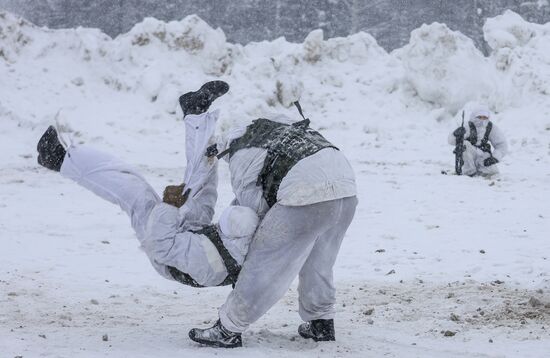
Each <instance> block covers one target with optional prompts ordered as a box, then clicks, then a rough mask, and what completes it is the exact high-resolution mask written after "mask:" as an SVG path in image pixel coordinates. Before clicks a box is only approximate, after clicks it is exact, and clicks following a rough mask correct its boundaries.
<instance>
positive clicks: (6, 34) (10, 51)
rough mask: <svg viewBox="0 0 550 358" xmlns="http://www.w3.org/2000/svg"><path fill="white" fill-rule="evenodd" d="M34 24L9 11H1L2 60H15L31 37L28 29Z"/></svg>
mask: <svg viewBox="0 0 550 358" xmlns="http://www.w3.org/2000/svg"><path fill="white" fill-rule="evenodd" d="M33 27H34V26H33V25H32V24H31V23H29V22H28V21H25V20H23V19H21V18H18V17H16V16H14V15H12V14H11V13H9V12H4V11H0V61H2V60H3V61H8V62H14V61H15V60H16V59H17V56H18V55H19V52H20V51H21V49H22V48H23V47H25V46H26V45H28V44H29V42H30V41H31V38H30V37H29V36H28V35H27V29H28V28H33Z"/></svg>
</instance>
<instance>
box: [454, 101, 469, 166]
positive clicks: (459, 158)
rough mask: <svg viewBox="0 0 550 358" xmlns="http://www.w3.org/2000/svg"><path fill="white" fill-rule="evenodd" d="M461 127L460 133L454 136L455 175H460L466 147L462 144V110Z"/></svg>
mask: <svg viewBox="0 0 550 358" xmlns="http://www.w3.org/2000/svg"><path fill="white" fill-rule="evenodd" d="M460 127H461V128H462V131H461V132H462V134H461V135H459V136H457V137H456V145H455V150H454V151H453V153H454V154H455V172H456V175H462V166H463V165H464V158H463V154H464V151H465V150H466V147H465V146H464V133H465V131H466V130H465V129H464V111H462V124H461V125H460Z"/></svg>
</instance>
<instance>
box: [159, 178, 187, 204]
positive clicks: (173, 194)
mask: <svg viewBox="0 0 550 358" xmlns="http://www.w3.org/2000/svg"><path fill="white" fill-rule="evenodd" d="M184 190H185V183H183V184H181V185H168V186H167V187H166V188H164V193H163V195H162V201H163V202H165V203H166V204H170V205H173V206H175V207H176V208H181V207H182V206H183V204H185V202H186V201H187V198H189V193H191V189H187V190H185V192H184Z"/></svg>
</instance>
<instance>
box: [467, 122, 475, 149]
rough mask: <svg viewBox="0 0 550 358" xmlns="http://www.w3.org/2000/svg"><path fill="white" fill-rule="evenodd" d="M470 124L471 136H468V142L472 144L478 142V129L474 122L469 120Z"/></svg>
mask: <svg viewBox="0 0 550 358" xmlns="http://www.w3.org/2000/svg"><path fill="white" fill-rule="evenodd" d="M468 126H469V127H470V136H469V137H468V142H470V143H472V145H476V144H477V129H476V126H475V124H474V123H473V122H468Z"/></svg>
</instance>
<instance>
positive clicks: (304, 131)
mask: <svg viewBox="0 0 550 358" xmlns="http://www.w3.org/2000/svg"><path fill="white" fill-rule="evenodd" d="M245 148H263V149H266V150H267V156H266V158H265V161H264V165H263V168H262V170H261V172H260V174H259V175H258V180H257V182H256V185H258V186H260V185H261V186H262V190H263V197H264V199H265V200H266V201H267V204H268V205H269V207H272V206H273V205H275V203H276V202H277V192H278V191H279V186H280V185H281V182H282V181H283V179H284V177H285V176H286V175H287V174H288V172H289V171H290V169H292V167H293V166H294V165H296V163H298V162H299V161H300V160H302V159H304V158H306V157H309V156H311V155H313V154H315V153H317V152H318V151H320V150H321V149H325V148H334V149H338V148H336V147H335V146H334V145H332V143H330V142H329V141H327V140H326V139H325V138H324V137H323V136H322V135H321V134H320V133H319V132H316V131H314V130H313V129H311V128H309V119H304V120H303V121H300V122H296V123H293V124H290V125H289V124H284V123H278V122H274V121H271V120H269V119H265V118H259V119H256V120H254V121H253V122H252V124H250V125H249V126H248V127H247V128H246V132H245V134H244V135H243V136H242V137H240V138H237V139H235V140H234V141H232V142H231V144H230V145H229V149H228V152H229V157H230V158H231V157H232V156H233V155H234V154H235V153H236V152H237V151H239V150H241V149H245Z"/></svg>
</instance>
